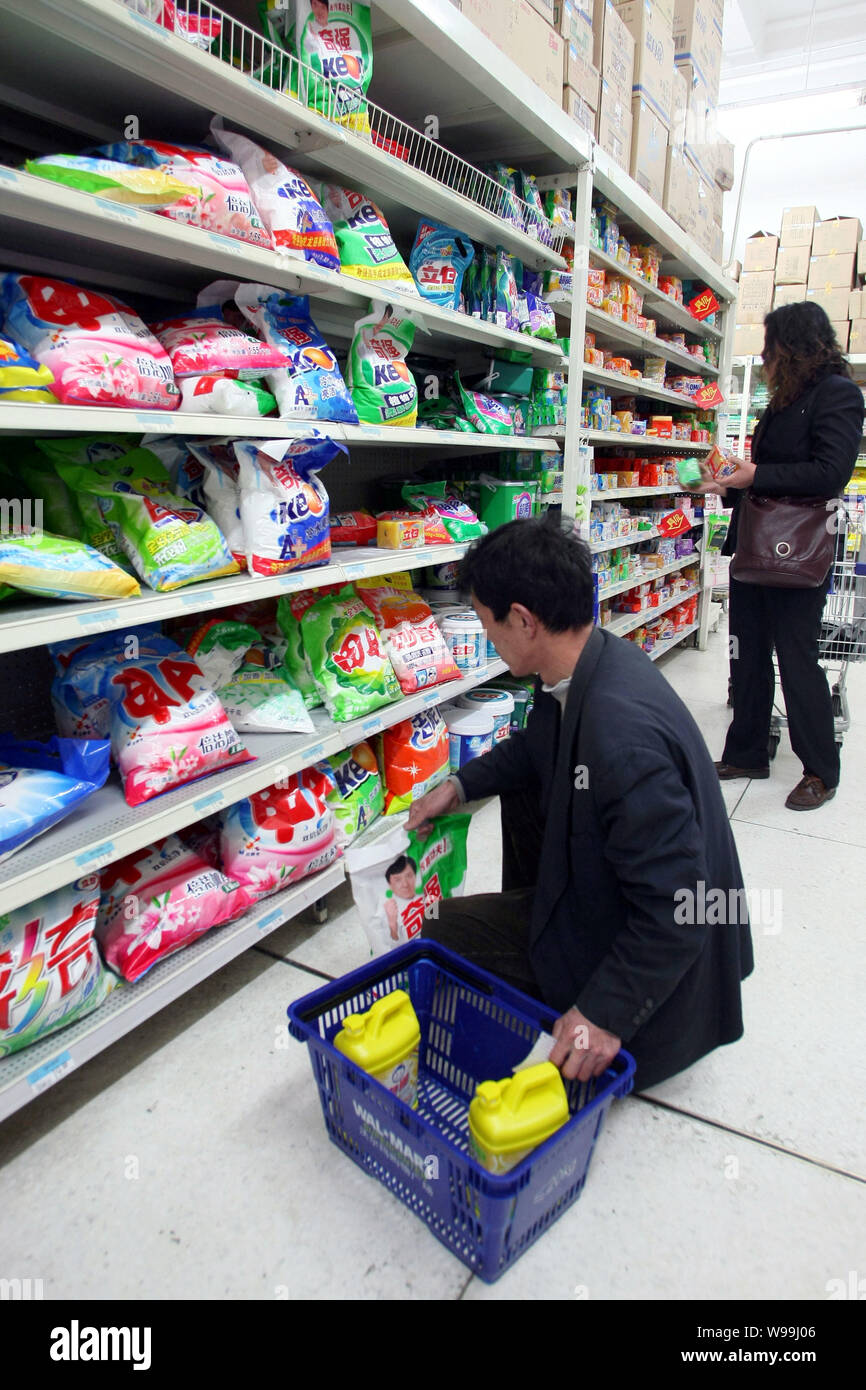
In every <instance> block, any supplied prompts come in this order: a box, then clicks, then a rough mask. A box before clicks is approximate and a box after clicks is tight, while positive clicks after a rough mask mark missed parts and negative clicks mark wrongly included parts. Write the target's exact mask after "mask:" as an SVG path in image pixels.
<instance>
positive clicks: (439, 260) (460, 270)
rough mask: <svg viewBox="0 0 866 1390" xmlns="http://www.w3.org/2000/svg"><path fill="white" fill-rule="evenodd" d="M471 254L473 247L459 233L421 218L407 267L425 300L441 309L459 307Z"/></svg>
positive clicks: (441, 224) (471, 257)
mask: <svg viewBox="0 0 866 1390" xmlns="http://www.w3.org/2000/svg"><path fill="white" fill-rule="evenodd" d="M474 256H475V248H474V247H473V245H472V242H471V241H470V240H469V238H468V237H465V236H463V234H462V232H457V231H455V230H454V228H453V227H446V226H444V225H443V223H441V222H428V221H426V220H425V219H424V218H423V217H422V219H421V221H420V222H419V223H418V230H417V232H416V233H415V245H414V246H413V247H412V253H411V255H410V257H409V269H410V270H411V272H412V276H413V278H414V280H415V284H416V285H417V286H418V291H419V293H420V294H421V295H423V297H424V298H425V299H429V300H431V301H432V302H433V303H434V304H439V305H441V306H442V308H443V309H459V308H460V295H461V292H462V289H463V276H464V274H465V271H466V268H467V266H468V265H469V264H470V263H471V261H472V260H473V258H474Z"/></svg>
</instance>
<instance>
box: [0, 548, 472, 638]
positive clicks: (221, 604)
mask: <svg viewBox="0 0 866 1390" xmlns="http://www.w3.org/2000/svg"><path fill="white" fill-rule="evenodd" d="M467 548H468V547H467V545H466V544H460V545H430V546H423V547H421V548H419V549H417V550H379V549H378V548H377V547H375V546H371V547H366V548H361V547H358V548H356V547H354V546H353V547H352V548H351V549H348V548H347V549H336V550H334V551H333V555H332V561H331V563H330V564H328V565H320V566H318V567H316V568H314V569H305V570H294V571H292V573H291V574H281V575H278V576H276V577H275V578H273V579H268V578H266V577H265V576H264V575H251V574H235V575H231V576H230V577H229V578H227V579H219V580H216V581H215V582H212V583H204V584H189V585H187V586H185V587H184V588H182V589H175V590H173V591H172V592H171V593H162V594H160V593H154V592H153V591H152V590H149V589H145V590H144V591H143V592H142V594H141V595H140V597H138V598H131V599H121V600H116V601H115V602H112V601H111V600H110V599H100V600H98V601H94V602H90V603H63V602H60V603H53V602H50V601H48V600H45V601H43V602H42V603H39V602H38V601H34V600H33V599H26V600H25V602H24V603H23V604H18V603H16V601H15V600H9V601H8V602H7V603H4V604H3V605H2V607H0V652H14V651H21V650H23V649H25V648H27V647H36V646H40V645H41V644H42V643H43V642H59V641H62V640H63V639H65V638H68V637H81V636H84V635H95V634H96V633H99V632H112V631H115V630H116V629H118V628H130V627H136V626H138V625H139V624H140V623H151V622H161V621H162V620H163V619H165V618H176V617H177V616H178V615H179V614H182V613H189V614H191V613H206V612H208V611H209V610H211V609H215V608H225V607H227V606H228V605H229V604H235V603H250V602H252V601H253V600H254V599H260V598H273V597H274V596H278V595H280V594H294V593H298V592H299V591H300V590H302V589H318V588H319V587H320V586H322V585H324V584H348V583H350V582H353V581H354V580H356V579H366V578H372V577H373V576H374V575H377V574H391V573H392V572H393V571H394V570H406V569H408V570H412V569H419V568H421V566H422V565H441V564H445V563H446V562H447V561H449V560H459V559H460V558H461V557H462V556H463V555H465V553H466V550H467ZM22 597H23V596H22Z"/></svg>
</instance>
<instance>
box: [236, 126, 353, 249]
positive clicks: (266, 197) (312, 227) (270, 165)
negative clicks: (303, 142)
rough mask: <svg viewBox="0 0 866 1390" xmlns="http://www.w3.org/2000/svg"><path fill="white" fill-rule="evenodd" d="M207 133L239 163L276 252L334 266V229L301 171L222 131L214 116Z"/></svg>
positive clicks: (257, 146) (244, 140) (242, 137)
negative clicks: (209, 131) (209, 132)
mask: <svg viewBox="0 0 866 1390" xmlns="http://www.w3.org/2000/svg"><path fill="white" fill-rule="evenodd" d="M211 133H212V135H213V137H214V139H215V140H216V141H217V144H219V145H221V146H222V148H223V149H224V150H225V151H226V152H227V153H228V154H229V155H230V156H231V158H232V159H233V160H234V161H235V163H236V164H238V165H239V166H240V168H241V171H242V172H243V175H244V178H245V179H246V181H247V183H248V184H249V186H250V192H251V194H252V197H253V201H254V203H255V206H256V208H257V209H258V212H259V215H260V216H261V218H262V221H263V222H264V224H265V226H266V227H267V229H268V231H269V232H270V234H271V236H272V237H273V241H274V245H275V247H276V248H277V250H278V251H283V252H285V253H286V255H288V256H297V257H298V258H299V259H301V260H305V261H312V262H313V263H314V264H316V265H321V266H324V267H325V269H326V270H339V269H340V255H339V252H338V250H337V239H336V237H335V236H334V229H333V227H332V226H331V224H330V222H329V221H328V219H327V217H326V216H325V212H324V209H323V207H322V205H321V203H320V202H319V200H318V198H317V197H316V195H315V193H314V192H313V190H312V188H311V187H310V185H309V184H308V183H307V180H306V179H305V178H304V176H303V174H299V173H298V171H297V169H291V168H289V166H288V165H286V164H283V163H282V162H281V161H280V160H279V159H277V157H276V155H273V154H271V153H270V152H269V151H268V150H265V149H263V148H262V146H261V145H257V144H256V143H255V142H254V141H253V140H249V139H247V137H246V135H240V134H238V133H237V132H236V131H234V130H224V129H223V127H222V123H221V121H220V120H219V118H218V117H216V118H214V120H213V121H211Z"/></svg>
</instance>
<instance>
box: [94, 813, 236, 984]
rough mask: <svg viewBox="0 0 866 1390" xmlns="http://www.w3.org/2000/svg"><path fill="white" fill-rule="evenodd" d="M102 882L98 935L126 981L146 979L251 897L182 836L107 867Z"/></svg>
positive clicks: (228, 918)
mask: <svg viewBox="0 0 866 1390" xmlns="http://www.w3.org/2000/svg"><path fill="white" fill-rule="evenodd" d="M102 886H103V895H102V907H101V910H100V915H99V925H98V927H97V932H96V935H97V939H98V941H99V944H100V946H101V947H102V954H103V955H104V957H105V960H106V963H107V964H108V965H110V966H111V968H112V970H115V971H116V972H117V974H118V975H120V976H122V977H123V979H124V980H138V979H140V978H141V976H142V975H144V974H145V973H146V972H147V971H148V970H150V968H151V966H153V965H156V963H157V961H159V960H164V959H165V957H166V956H170V955H171V954H172V953H173V952H174V951H178V950H180V948H181V947H182V946H188V945H189V944H190V943H191V942H193V941H196V940H197V939H198V938H199V937H200V936H202V935H204V933H205V932H206V931H210V929H211V927H219V926H221V925H222V924H223V923H224V922H231V921H232V920H233V919H234V918H235V917H239V916H240V914H241V913H242V912H246V910H247V908H248V907H250V906H251V905H252V901H253V900H252V897H251V895H250V894H249V893H248V892H247V890H246V889H244V888H241V886H240V884H238V883H235V881H234V880H233V879H231V878H228V877H227V876H226V875H225V874H224V873H223V872H222V871H221V870H220V869H218V868H214V867H213V865H212V864H210V863H208V861H207V860H206V859H204V858H203V857H202V856H201V854H199V853H198V852H197V851H196V850H195V849H193V848H192V847H191V846H190V845H189V844H185V843H184V841H183V840H182V839H180V838H179V836H177V835H169V836H167V838H166V839H164V840H160V841H158V843H157V844H155V845H150V846H148V847H147V848H145V849H140V850H136V852H135V853H134V854H130V855H127V857H126V858H125V859H119V860H117V862H116V863H114V864H109V866H108V868H107V869H104V870H103V874H102Z"/></svg>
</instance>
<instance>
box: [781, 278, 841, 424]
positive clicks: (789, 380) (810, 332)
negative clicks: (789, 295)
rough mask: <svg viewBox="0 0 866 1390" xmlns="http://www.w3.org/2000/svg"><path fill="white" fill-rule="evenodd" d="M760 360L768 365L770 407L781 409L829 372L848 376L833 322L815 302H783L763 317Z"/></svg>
mask: <svg viewBox="0 0 866 1390" xmlns="http://www.w3.org/2000/svg"><path fill="white" fill-rule="evenodd" d="M764 363H765V365H767V366H768V367H769V368H770V373H771V377H772V385H771V388H770V409H771V410H784V409H785V407H786V406H789V405H791V404H792V402H793V401H795V400H796V399H797V397H798V396H802V395H803V393H804V392H805V391H808V389H809V387H810V386H812V385H813V384H814V383H815V382H816V381H820V379H821V378H822V377H825V376H828V375H830V374H831V373H836V374H837V375H839V376H850V375H851V373H850V371H849V370H848V364H847V362H846V361H845V358H844V357H843V356H842V349H841V348H840V346H839V342H838V339H837V337H836V334H835V333H834V331H833V325H832V323H831V322H830V320H829V319H828V317H827V315H826V314H825V312H824V310H823V309H822V308H821V306H820V305H819V304H813V303H811V302H810V301H808V300H806V301H804V302H803V303H800V304H784V305H783V306H782V307H781V308H780V309H774V310H773V312H772V313H771V314H768V315H767V317H766V318H765V319H764Z"/></svg>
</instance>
